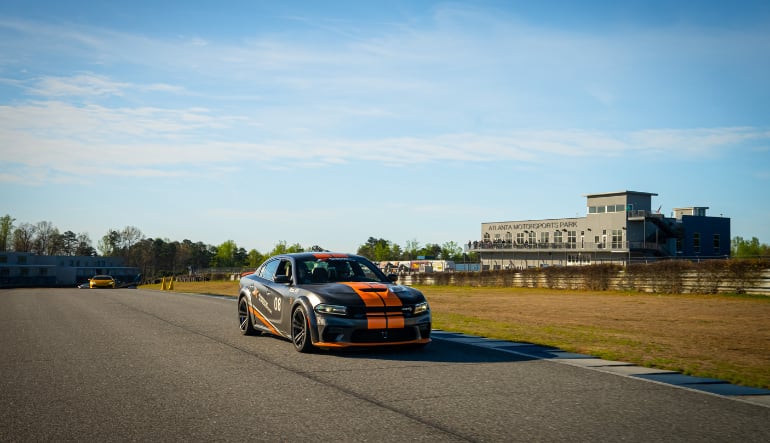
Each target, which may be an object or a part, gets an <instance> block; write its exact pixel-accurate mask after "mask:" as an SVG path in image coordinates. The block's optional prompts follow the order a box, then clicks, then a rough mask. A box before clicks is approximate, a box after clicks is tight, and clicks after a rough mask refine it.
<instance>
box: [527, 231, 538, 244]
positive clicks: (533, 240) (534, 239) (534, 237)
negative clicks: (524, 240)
mask: <svg viewBox="0 0 770 443" xmlns="http://www.w3.org/2000/svg"><path fill="white" fill-rule="evenodd" d="M535 243H537V234H536V233H535V231H529V244H530V245H534V244H535Z"/></svg>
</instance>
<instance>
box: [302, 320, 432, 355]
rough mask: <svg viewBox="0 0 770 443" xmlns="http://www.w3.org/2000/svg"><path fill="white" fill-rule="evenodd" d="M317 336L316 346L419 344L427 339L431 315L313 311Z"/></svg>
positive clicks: (427, 340) (344, 346)
mask: <svg viewBox="0 0 770 443" xmlns="http://www.w3.org/2000/svg"><path fill="white" fill-rule="evenodd" d="M316 322H317V337H318V341H316V342H314V343H313V344H314V345H315V346H318V347H320V348H346V347H354V346H367V347H368V346H398V345H410V344H415V345H420V344H426V343H429V342H430V332H431V317H430V314H429V313H426V314H423V315H419V316H416V317H410V318H404V317H401V316H394V317H388V318H377V319H376V321H373V319H371V318H370V319H367V318H362V319H353V318H348V317H341V316H335V315H316Z"/></svg>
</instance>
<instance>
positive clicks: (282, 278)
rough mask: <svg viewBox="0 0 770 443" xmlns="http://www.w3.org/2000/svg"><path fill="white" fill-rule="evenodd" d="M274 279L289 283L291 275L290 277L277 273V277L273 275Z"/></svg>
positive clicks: (276, 281) (281, 282) (277, 281)
mask: <svg viewBox="0 0 770 443" xmlns="http://www.w3.org/2000/svg"><path fill="white" fill-rule="evenodd" d="M273 281H274V282H275V283H280V284H287V283H291V277H289V276H288V275H276V276H275V277H273Z"/></svg>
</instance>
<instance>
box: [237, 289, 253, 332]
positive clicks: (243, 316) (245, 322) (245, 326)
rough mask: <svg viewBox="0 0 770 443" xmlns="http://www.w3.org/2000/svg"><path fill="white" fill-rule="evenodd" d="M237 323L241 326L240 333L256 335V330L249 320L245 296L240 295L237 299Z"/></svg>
mask: <svg viewBox="0 0 770 443" xmlns="http://www.w3.org/2000/svg"><path fill="white" fill-rule="evenodd" d="M238 325H239V327H240V328H241V334H243V335H257V330H256V329H254V324H253V323H252V322H251V316H250V315H249V304H248V302H246V297H241V299H240V300H238Z"/></svg>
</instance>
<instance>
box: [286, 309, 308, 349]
mask: <svg viewBox="0 0 770 443" xmlns="http://www.w3.org/2000/svg"><path fill="white" fill-rule="evenodd" d="M291 341H292V343H293V344H294V349H296V350H297V351H299V352H310V351H311V350H312V349H313V343H312V340H311V339H310V327H309V326H308V320H307V314H306V313H305V308H303V307H302V306H297V308H295V309H294V312H292V314H291Z"/></svg>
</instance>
